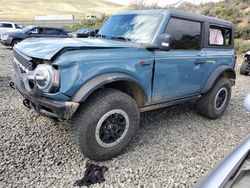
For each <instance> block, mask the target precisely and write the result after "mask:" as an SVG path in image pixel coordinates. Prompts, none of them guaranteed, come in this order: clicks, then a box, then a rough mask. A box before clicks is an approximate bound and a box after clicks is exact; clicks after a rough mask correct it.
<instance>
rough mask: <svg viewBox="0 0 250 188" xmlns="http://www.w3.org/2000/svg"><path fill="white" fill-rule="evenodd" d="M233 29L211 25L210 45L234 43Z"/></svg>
mask: <svg viewBox="0 0 250 188" xmlns="http://www.w3.org/2000/svg"><path fill="white" fill-rule="evenodd" d="M231 36H232V30H231V29H229V28H223V27H218V26H213V25H211V26H210V27H209V41H208V44H209V45H210V46H221V47H223V46H225V47H227V46H230V45H231V44H232V41H231V40H232V39H231V38H232V37H231Z"/></svg>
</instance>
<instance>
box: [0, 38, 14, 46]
mask: <svg viewBox="0 0 250 188" xmlns="http://www.w3.org/2000/svg"><path fill="white" fill-rule="evenodd" d="M1 43H2V44H4V45H5V46H11V43H12V38H7V39H1Z"/></svg>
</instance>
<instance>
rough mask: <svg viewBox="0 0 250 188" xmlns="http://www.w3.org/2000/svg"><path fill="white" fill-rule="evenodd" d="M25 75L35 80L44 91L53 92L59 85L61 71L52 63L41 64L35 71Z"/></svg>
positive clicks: (34, 82)
mask: <svg viewBox="0 0 250 188" xmlns="http://www.w3.org/2000/svg"><path fill="white" fill-rule="evenodd" d="M25 77H26V78H27V79H28V80H31V81H33V84H35V85H36V86H37V87H38V89H39V90H41V91H43V92H53V91H55V90H57V89H58V87H59V71H58V70H56V69H55V68H54V67H52V66H51V65H47V64H40V65H38V66H37V67H36V69H35V70H34V71H32V72H29V73H27V74H26V75H25Z"/></svg>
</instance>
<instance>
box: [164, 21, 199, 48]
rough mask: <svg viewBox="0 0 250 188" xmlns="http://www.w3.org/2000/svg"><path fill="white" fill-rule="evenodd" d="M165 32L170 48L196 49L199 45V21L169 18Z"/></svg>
mask: <svg viewBox="0 0 250 188" xmlns="http://www.w3.org/2000/svg"><path fill="white" fill-rule="evenodd" d="M166 33H167V34H169V35H170V49H183V50H198V49H200V47H201V22H196V21H190V20H183V19H179V18H170V21H169V23H168V26H167V29H166Z"/></svg>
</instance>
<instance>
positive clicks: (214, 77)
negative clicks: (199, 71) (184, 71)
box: [201, 65, 236, 93]
mask: <svg viewBox="0 0 250 188" xmlns="http://www.w3.org/2000/svg"><path fill="white" fill-rule="evenodd" d="M223 73H230V76H229V78H230V79H233V80H235V79H236V73H235V70H234V69H233V68H231V67H229V66H227V65H221V66H219V67H217V68H216V69H215V70H214V71H213V73H212V74H211V75H210V76H209V78H208V79H207V81H206V83H205V84H204V86H203V88H202V89H201V93H206V92H208V91H209V90H210V89H211V88H212V87H213V85H214V83H215V82H216V81H217V79H218V78H219V77H220V76H221V75H222V74H223Z"/></svg>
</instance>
